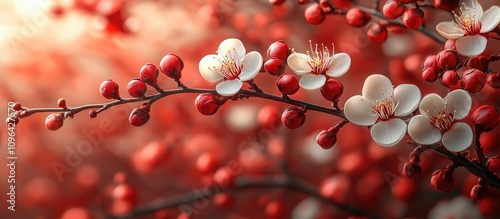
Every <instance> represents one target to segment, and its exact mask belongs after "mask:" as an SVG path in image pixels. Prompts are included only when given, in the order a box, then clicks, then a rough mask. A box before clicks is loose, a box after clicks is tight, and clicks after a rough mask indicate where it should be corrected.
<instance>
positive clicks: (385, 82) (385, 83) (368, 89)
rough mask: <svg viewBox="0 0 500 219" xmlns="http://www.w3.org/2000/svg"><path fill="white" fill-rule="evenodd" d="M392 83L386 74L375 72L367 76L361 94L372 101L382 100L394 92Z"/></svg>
mask: <svg viewBox="0 0 500 219" xmlns="http://www.w3.org/2000/svg"><path fill="white" fill-rule="evenodd" d="M393 91H394V90H393V88H392V83H391V81H390V80H389V78H387V77H386V76H384V75H381V74H373V75H370V76H368V77H367V78H366V80H365V83H364V84H363V90H362V91H361V94H362V95H363V97H366V98H368V99H369V100H371V101H375V100H382V99H384V98H386V97H389V96H390V95H391V94H392V93H393Z"/></svg>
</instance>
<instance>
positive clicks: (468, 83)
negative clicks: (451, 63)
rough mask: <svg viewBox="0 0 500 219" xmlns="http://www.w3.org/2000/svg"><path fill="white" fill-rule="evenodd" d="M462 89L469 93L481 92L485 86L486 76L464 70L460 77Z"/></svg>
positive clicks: (475, 71)
mask: <svg viewBox="0 0 500 219" xmlns="http://www.w3.org/2000/svg"><path fill="white" fill-rule="evenodd" d="M462 81H463V83H464V84H463V85H464V87H463V89H465V90H467V91H469V92H470V93H477V92H479V91H481V90H482V89H483V87H484V85H485V84H486V74H484V73H483V72H482V71H479V70H477V69H469V70H466V71H465V72H464V73H463V75H462Z"/></svg>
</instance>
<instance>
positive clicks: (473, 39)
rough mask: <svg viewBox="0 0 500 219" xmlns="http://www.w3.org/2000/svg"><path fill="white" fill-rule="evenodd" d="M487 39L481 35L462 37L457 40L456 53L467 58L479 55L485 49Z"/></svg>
mask: <svg viewBox="0 0 500 219" xmlns="http://www.w3.org/2000/svg"><path fill="white" fill-rule="evenodd" d="M487 43H488V39H486V37H483V36H481V35H474V36H464V37H460V38H458V39H457V42H456V46H457V52H458V53H460V54H462V55H464V56H468V57H474V56H478V55H481V53H483V52H484V50H485V49H486V44H487Z"/></svg>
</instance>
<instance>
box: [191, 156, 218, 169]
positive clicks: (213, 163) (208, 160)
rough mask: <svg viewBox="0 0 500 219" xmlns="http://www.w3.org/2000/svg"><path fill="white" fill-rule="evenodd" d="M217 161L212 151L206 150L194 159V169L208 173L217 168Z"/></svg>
mask: <svg viewBox="0 0 500 219" xmlns="http://www.w3.org/2000/svg"><path fill="white" fill-rule="evenodd" d="M218 164H219V162H218V161H217V159H216V158H215V157H214V155H213V154H212V153H209V152H206V153H204V154H202V155H201V156H200V157H198V160H196V169H198V171H200V172H201V173H203V174H207V173H210V172H212V171H214V170H215V168H217V165H218Z"/></svg>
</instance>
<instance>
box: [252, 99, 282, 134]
mask: <svg viewBox="0 0 500 219" xmlns="http://www.w3.org/2000/svg"><path fill="white" fill-rule="evenodd" d="M257 120H258V122H259V125H260V126H261V127H263V128H266V129H271V130H275V129H277V128H278V127H280V122H281V118H280V111H279V110H278V109H277V108H276V107H275V106H274V105H267V106H265V107H262V108H261V109H260V110H259V113H258V114H257Z"/></svg>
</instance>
